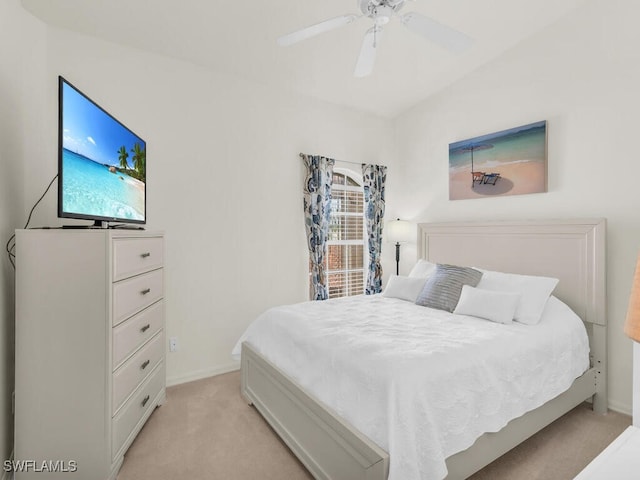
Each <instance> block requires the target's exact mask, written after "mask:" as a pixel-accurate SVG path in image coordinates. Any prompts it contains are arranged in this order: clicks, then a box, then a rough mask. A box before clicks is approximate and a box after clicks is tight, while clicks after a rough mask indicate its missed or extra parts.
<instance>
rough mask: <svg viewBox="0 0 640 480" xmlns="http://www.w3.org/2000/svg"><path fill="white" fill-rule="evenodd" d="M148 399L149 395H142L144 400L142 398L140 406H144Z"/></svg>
mask: <svg viewBox="0 0 640 480" xmlns="http://www.w3.org/2000/svg"><path fill="white" fill-rule="evenodd" d="M148 401H149V395H147V396H146V397H144V400H142V406H143V407H144V406H145V405H146V404H147V402H148Z"/></svg>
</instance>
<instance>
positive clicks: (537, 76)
mask: <svg viewBox="0 0 640 480" xmlns="http://www.w3.org/2000/svg"><path fill="white" fill-rule="evenodd" d="M639 16H640V3H638V2H636V1H633V0H618V1H604V0H595V1H588V2H587V3H586V4H585V6H584V7H583V8H581V9H579V10H578V11H577V12H575V14H573V15H571V16H570V18H566V19H564V20H562V21H560V22H559V23H557V24H555V25H553V26H551V27H549V28H547V29H546V30H545V31H543V32H541V33H540V34H539V35H537V36H536V37H535V38H532V39H530V40H527V41H526V42H524V43H522V44H520V45H519V46H517V47H516V48H514V49H513V50H511V51H509V52H507V53H506V54H505V55H503V56H502V57H500V58H499V59H497V60H496V61H494V62H492V63H491V64H489V65H487V66H485V67H483V68H481V69H479V70H478V71H476V72H475V73H473V74H472V75H470V76H469V77H467V78H465V79H463V80H461V81H460V82H458V83H456V84H455V85H452V86H451V87H450V88H448V89H447V90H446V91H444V92H442V93H441V94H439V95H437V96H435V97H432V98H431V99H429V100H428V101H426V102H424V103H422V104H420V105H419V106H416V107H415V108H414V109H412V110H411V111H410V112H408V113H406V114H404V115H402V116H400V117H399V118H397V119H396V131H397V142H396V143H397V147H398V158H399V161H400V166H399V169H400V170H401V172H402V173H401V181H400V183H401V185H402V188H401V189H400V188H398V189H397V190H395V191H394V196H393V199H394V204H393V205H394V210H397V214H398V215H399V216H402V217H404V218H407V219H412V220H415V221H447V220H473V219H506V218H523V217H524V218H568V217H606V218H607V221H608V231H607V235H608V237H607V242H608V248H607V262H608V265H607V283H608V285H607V289H608V303H607V306H608V321H609V352H610V353H609V368H608V371H609V375H610V376H609V380H610V383H609V387H610V388H609V400H610V406H611V407H612V408H614V409H617V410H620V411H623V412H627V413H630V412H631V352H632V348H631V341H630V340H629V339H627V338H626V337H625V336H624V334H623V332H622V325H623V323H624V318H625V314H626V308H627V302H628V294H629V291H630V288H631V280H632V277H633V269H634V266H635V260H636V255H637V254H638V247H639V246H640V214H638V206H639V205H640V188H639V187H638V185H639V184H638V182H639V181H640V153H639V151H638V149H637V143H638V142H637V139H638V132H639V127H640V122H639V121H638V112H640V49H639V48H638V46H639V45H640V29H638V28H637V25H636V20H637V18H638V17H639ZM545 119H546V120H547V121H548V125H547V129H548V130H547V131H548V178H549V191H548V193H543V194H534V195H522V196H509V197H503V198H487V199H477V200H457V201H449V200H448V144H449V143H450V142H453V141H457V140H463V139H465V138H470V137H474V136H476V135H480V134H484V133H490V132H495V131H499V130H503V129H506V128H509V127H515V126H518V125H524V124H527V123H531V122H534V121H538V120H545ZM414 250H415V249H414ZM414 255H415V253H414ZM405 258H406V257H405ZM407 262H408V263H409V260H407ZM408 263H407V264H406V265H405V268H408Z"/></svg>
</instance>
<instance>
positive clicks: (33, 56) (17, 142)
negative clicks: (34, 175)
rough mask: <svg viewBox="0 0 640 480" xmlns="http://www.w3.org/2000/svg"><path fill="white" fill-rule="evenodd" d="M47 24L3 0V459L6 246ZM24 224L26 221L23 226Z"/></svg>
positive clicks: (8, 432) (8, 436)
mask: <svg viewBox="0 0 640 480" xmlns="http://www.w3.org/2000/svg"><path fill="white" fill-rule="evenodd" d="M44 44H45V28H44V26H43V25H42V24H41V22H40V21H38V20H35V19H34V18H33V17H31V16H30V15H28V14H27V13H25V12H24V10H23V9H22V7H21V6H20V4H19V2H18V0H3V1H2V2H0V244H1V245H2V252H1V254H0V457H1V458H2V459H5V458H8V457H9V454H10V453H11V450H12V446H13V418H12V415H11V395H12V392H13V366H14V362H13V352H14V347H13V339H14V325H15V323H14V271H13V269H12V268H11V264H10V263H9V260H8V259H7V255H6V254H5V251H4V247H5V245H6V243H7V241H8V240H9V237H10V236H11V235H12V234H13V230H14V229H15V228H17V227H18V226H24V223H23V222H24V221H25V220H26V216H24V215H23V211H24V202H23V193H22V188H23V185H24V184H25V183H27V182H28V177H29V176H30V174H31V172H30V170H29V168H28V167H25V164H27V163H29V162H28V159H30V158H34V157H35V156H37V155H38V153H39V151H38V146H39V140H38V137H40V136H41V132H40V128H39V125H38V123H39V122H38V112H39V111H40V107H39V105H38V102H39V100H40V98H41V94H42V85H43V75H42V70H43V68H44V64H45V62H44V59H45V47H44ZM21 223H22V225H20V224H21Z"/></svg>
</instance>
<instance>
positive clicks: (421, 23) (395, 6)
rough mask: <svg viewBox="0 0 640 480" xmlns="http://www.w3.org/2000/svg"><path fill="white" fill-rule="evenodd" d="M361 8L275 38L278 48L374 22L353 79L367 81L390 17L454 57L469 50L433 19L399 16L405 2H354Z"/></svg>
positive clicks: (462, 40)
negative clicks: (365, 19)
mask: <svg viewBox="0 0 640 480" xmlns="http://www.w3.org/2000/svg"><path fill="white" fill-rule="evenodd" d="M356 1H357V2H358V6H359V7H360V11H361V12H362V14H361V15H355V14H347V15H341V16H339V17H335V18H330V19H329V20H325V21H324V22H320V23H317V24H315V25H311V26H309V27H306V28H303V29H302V30H297V31H295V32H292V33H289V34H287V35H283V36H282V37H280V38H278V45H280V46H283V47H286V46H289V45H293V44H294V43H298V42H300V41H302V40H306V39H307V38H311V37H315V36H316V35H319V34H321V33H324V32H328V31H329V30H333V29H335V28H338V27H342V26H344V25H348V24H350V23H353V22H354V21H356V20H358V19H359V18H362V17H368V18H370V19H371V20H373V27H371V28H370V29H369V30H367V32H366V33H365V36H364V40H363V42H362V48H361V49H360V55H359V57H358V62H357V63H356V69H355V72H354V75H355V76H356V77H366V76H367V75H369V74H370V73H371V72H372V71H373V65H374V63H375V59H376V51H377V48H378V44H379V42H380V37H381V33H382V29H383V27H384V26H385V25H386V24H387V23H389V21H390V20H391V18H392V17H394V16H395V17H398V19H399V20H400V22H401V23H402V24H403V25H404V26H405V27H407V28H408V29H409V30H411V31H412V32H415V33H417V34H418V35H421V36H422V37H424V38H426V39H427V40H430V41H432V42H434V43H437V44H438V45H440V46H442V47H444V48H446V49H448V50H451V51H452V52H455V53H460V52H463V51H465V50H466V49H468V48H469V47H470V46H471V43H472V40H471V38H470V37H468V36H467V35H465V34H464V33H462V32H459V31H458V30H454V29H453V28H451V27H447V26H446V25H443V24H441V23H439V22H437V21H435V20H434V19H432V18H429V17H426V16H424V15H421V14H419V13H416V12H408V13H405V14H400V13H399V12H400V10H401V9H402V7H404V4H405V3H406V2H407V1H408V0H356Z"/></svg>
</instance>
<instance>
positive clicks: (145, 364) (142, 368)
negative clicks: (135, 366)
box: [140, 360, 149, 370]
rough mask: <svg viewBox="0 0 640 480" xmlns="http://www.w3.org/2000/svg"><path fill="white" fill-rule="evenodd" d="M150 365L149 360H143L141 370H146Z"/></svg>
mask: <svg viewBox="0 0 640 480" xmlns="http://www.w3.org/2000/svg"><path fill="white" fill-rule="evenodd" d="M148 365H149V360H145V361H144V362H142V365H140V370H144V369H145V368H147V366H148Z"/></svg>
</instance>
